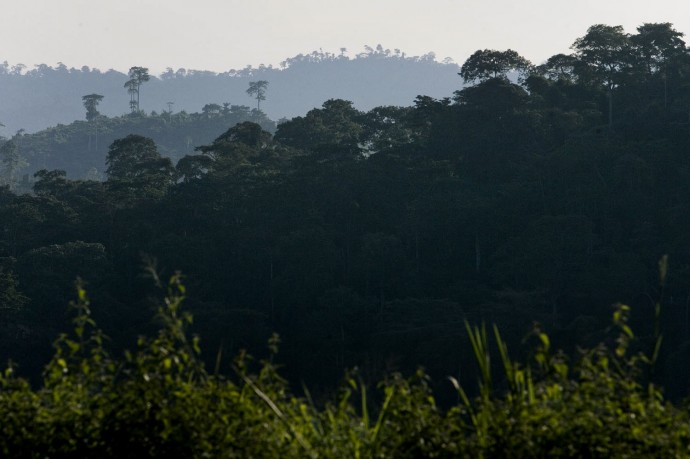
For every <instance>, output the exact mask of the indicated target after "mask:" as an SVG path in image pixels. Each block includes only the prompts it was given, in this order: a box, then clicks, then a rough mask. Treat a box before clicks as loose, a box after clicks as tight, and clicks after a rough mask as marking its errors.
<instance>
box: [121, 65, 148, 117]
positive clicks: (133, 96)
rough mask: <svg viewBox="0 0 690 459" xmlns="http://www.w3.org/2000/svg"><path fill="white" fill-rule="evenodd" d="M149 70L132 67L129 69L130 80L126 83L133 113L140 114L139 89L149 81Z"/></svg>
mask: <svg viewBox="0 0 690 459" xmlns="http://www.w3.org/2000/svg"><path fill="white" fill-rule="evenodd" d="M150 79H151V77H150V76H149V69H148V68H146V67H132V68H130V69H129V80H128V81H127V82H126V83H125V88H127V93H128V94H129V108H130V109H131V110H132V113H138V112H139V88H140V87H141V84H142V83H145V82H147V81H149V80H150Z"/></svg>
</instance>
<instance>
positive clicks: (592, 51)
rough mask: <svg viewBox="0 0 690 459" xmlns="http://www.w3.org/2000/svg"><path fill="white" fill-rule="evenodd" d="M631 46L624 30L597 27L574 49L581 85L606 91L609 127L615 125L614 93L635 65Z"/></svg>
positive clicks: (579, 40) (590, 29)
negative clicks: (625, 73)
mask: <svg viewBox="0 0 690 459" xmlns="http://www.w3.org/2000/svg"><path fill="white" fill-rule="evenodd" d="M630 45H631V43H630V36H629V35H628V34H626V33H625V32H624V31H623V27H622V26H609V25H605V24H595V25H593V26H591V27H590V28H589V29H587V33H586V34H585V36H584V37H580V38H578V39H577V40H575V43H573V45H572V46H571V48H572V49H573V50H574V51H575V56H576V57H577V58H578V59H579V62H580V64H579V65H577V67H576V73H577V76H578V79H579V81H581V82H582V83H585V84H591V85H597V84H598V85H601V86H603V87H604V88H605V89H606V94H607V97H608V102H609V113H608V115H609V117H608V118H609V127H611V126H612V125H613V90H614V89H615V88H616V87H617V86H618V85H619V84H620V80H621V77H622V76H623V75H624V72H623V70H624V69H627V68H628V67H630V65H631V64H632V62H631V59H630V52H629V51H630Z"/></svg>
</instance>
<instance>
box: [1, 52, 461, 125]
mask: <svg viewBox="0 0 690 459" xmlns="http://www.w3.org/2000/svg"><path fill="white" fill-rule="evenodd" d="M132 65H133V66H134V65H140V66H144V67H145V66H146V63H145V62H133V63H132ZM459 70H460V68H459V66H458V65H457V64H455V63H452V62H450V61H448V60H446V61H444V62H443V63H441V62H438V61H437V60H436V57H435V55H434V54H433V53H429V54H426V55H423V56H406V55H405V53H402V52H400V51H399V50H395V51H391V50H388V49H383V47H381V46H380V45H379V46H377V47H376V49H374V48H371V47H365V52H363V53H360V54H357V55H356V56H355V57H348V56H347V55H346V54H345V53H344V52H343V53H341V54H340V55H336V54H333V53H326V52H320V51H314V52H313V53H311V54H306V55H304V54H300V55H297V56H295V57H292V58H289V59H287V60H285V61H284V62H282V63H281V65H280V67H279V68H276V67H272V66H259V67H258V68H252V67H247V68H244V69H242V70H230V71H228V72H224V73H215V72H209V71H198V70H186V69H178V70H174V69H168V70H167V71H166V72H164V73H163V74H161V75H159V76H156V77H152V78H151V80H150V81H148V82H146V83H145V84H143V85H142V87H141V109H142V110H145V111H147V112H151V111H156V112H162V111H164V110H168V109H169V108H170V109H171V110H172V111H173V112H180V111H186V112H199V111H201V109H202V108H203V107H204V105H206V104H210V103H215V104H222V103H230V104H234V105H253V103H255V102H254V101H253V100H252V99H251V98H250V97H249V96H248V95H247V93H246V90H247V88H248V85H249V82H250V81H256V80H266V81H268V82H269V87H268V91H267V100H266V101H265V102H264V103H262V105H261V109H262V110H263V111H264V112H265V113H266V115H267V116H268V117H270V118H272V119H276V120H277V119H280V118H283V117H285V118H291V117H294V116H297V115H302V114H304V113H306V112H307V111H308V110H310V109H312V108H315V107H319V106H321V104H322V103H323V102H324V101H325V100H327V99H332V98H342V99H345V100H350V101H352V102H353V103H354V105H355V107H356V108H358V109H360V110H369V109H371V108H374V107H376V106H382V105H398V106H401V105H402V106H409V105H412V102H413V100H414V98H415V97H416V96H417V95H420V94H423V95H428V96H431V97H435V98H442V97H449V96H450V95H452V93H453V91H454V90H457V89H458V88H459V87H460V86H461V79H460V77H459V76H458V72H459ZM127 80H128V76H127V75H126V74H125V73H123V72H119V71H115V70H108V71H101V70H98V69H90V68H89V67H82V68H81V69H75V68H67V67H66V66H64V65H62V64H59V65H57V66H56V67H51V66H48V65H46V64H41V65H37V66H35V67H34V68H32V69H28V68H26V67H25V66H23V65H21V64H19V65H15V66H10V65H9V64H7V62H5V63H4V65H0V123H3V124H4V125H5V127H4V128H1V129H2V130H0V134H1V135H4V136H6V137H8V136H10V135H12V134H13V133H14V132H16V131H17V130H19V129H25V130H27V131H28V132H35V131H38V130H40V129H44V128H46V127H49V126H54V125H56V124H59V123H69V122H71V121H73V120H75V119H84V114H85V110H84V107H83V105H82V99H81V98H82V96H83V95H86V94H92V93H96V94H101V95H103V96H105V97H104V99H103V100H102V102H101V103H100V105H99V111H100V112H101V113H102V114H103V115H106V116H118V115H122V114H125V113H128V112H129V111H130V110H129V95H128V94H127V90H126V89H125V88H124V87H123V85H124V83H125V82H126V81H127ZM169 102H172V103H173V104H171V105H169V104H168V103H169Z"/></svg>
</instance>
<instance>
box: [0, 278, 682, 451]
mask: <svg viewBox="0 0 690 459" xmlns="http://www.w3.org/2000/svg"><path fill="white" fill-rule="evenodd" d="M184 297H185V288H184V286H183V285H182V284H181V282H180V277H179V275H178V276H174V277H173V278H172V279H171V281H170V283H169V284H168V294H167V296H166V299H165V301H164V303H163V304H162V305H161V306H160V308H159V311H158V315H159V320H160V322H161V324H162V326H161V329H160V331H159V332H158V334H157V336H155V337H153V338H141V339H140V340H139V342H138V348H137V350H136V351H135V352H132V353H125V356H124V358H123V359H122V360H115V359H114V358H113V357H111V356H110V355H109V353H108V352H107V351H106V349H105V347H104V341H105V337H104V336H103V334H102V333H101V332H100V331H99V330H98V328H96V326H95V323H94V322H93V320H92V319H91V318H90V310H89V301H88V298H87V296H86V293H85V291H84V290H83V289H82V288H81V287H79V288H78V300H77V302H76V303H75V304H74V307H75V310H76V312H77V314H76V318H75V320H74V331H73V333H72V334H70V335H62V336H60V337H59V338H58V340H57V341H56V345H55V349H56V352H55V356H54V358H53V359H52V361H51V362H50V364H49V365H48V366H47V368H46V371H45V381H44V385H43V387H42V388H41V389H37V390H33V389H32V388H31V387H30V386H29V385H28V384H27V383H26V382H25V381H23V380H21V379H18V378H16V377H14V376H13V371H12V369H11V368H9V369H7V370H6V371H5V372H4V374H3V375H2V376H1V377H0V419H2V422H1V423H0V455H1V456H2V457H13V458H21V457H32V458H33V457H36V458H38V457H40V458H45V457H51V458H55V457H98V458H107V457H117V458H126V457H136V458H140V457H185V458H195V457H228V458H232V457H238V458H240V457H241V458H261V457H266V458H277V457H280V458H290V457H295V458H305V457H307V458H308V457H313V458H316V457H319V458H321V457H323V458H384V457H386V458H388V457H395V458H398V457H400V458H407V457H410V458H413V457H414V458H419V457H471V458H481V457H485V458H489V457H500V458H511V457H530V458H531V457H549V458H553V457H583V458H584V457H587V458H591V457H602V458H609V457H663V458H670V457H690V418H689V417H688V413H687V411H686V410H683V409H680V408H677V407H674V406H672V405H671V404H669V403H665V402H664V401H663V398H662V396H661V393H660V391H659V389H658V388H656V387H655V386H653V385H651V384H647V383H642V382H641V381H643V380H644V378H643V376H644V375H643V374H642V373H643V370H647V369H648V368H650V365H652V364H653V360H654V357H653V356H652V357H649V358H648V357H646V356H645V355H643V354H635V355H632V356H631V355H629V354H630V352H629V349H628V348H629V346H630V344H631V342H632V339H633V336H632V332H631V331H630V329H629V328H628V326H627V325H626V322H627V315H628V308H627V307H626V306H623V305H620V306H619V308H618V309H617V311H616V313H615V315H614V325H615V326H616V328H617V329H618V330H619V331H620V335H619V337H618V339H617V340H616V342H615V348H614V349H613V350H609V349H607V348H606V347H605V346H604V345H600V346H598V347H595V348H594V349H591V350H587V351H583V352H582V354H581V357H580V358H579V359H578V361H577V362H576V363H573V364H571V363H569V362H567V360H566V359H565V358H564V357H563V356H562V355H560V354H555V355H553V354H551V353H550V342H549V339H548V337H547V336H546V335H545V334H544V333H542V332H540V331H539V330H535V332H534V337H535V339H536V341H537V343H538V344H537V345H536V347H535V351H534V359H533V360H534V362H533V363H532V364H531V365H521V364H518V363H517V362H514V361H512V360H511V359H510V358H509V356H508V351H507V348H506V346H505V343H504V342H503V340H502V339H501V337H500V334H499V333H498V330H497V329H495V330H494V335H495V340H494V341H495V343H494V344H491V345H490V342H489V341H490V340H489V337H488V334H487V332H486V329H485V328H484V327H477V328H470V327H469V326H468V332H469V335H470V338H471V345H472V348H473V350H474V353H475V356H476V357H477V362H478V364H479V374H480V390H479V395H478V397H477V398H476V399H470V398H468V397H467V395H466V394H465V391H464V390H463V389H462V388H461V387H460V386H459V385H458V384H457V382H455V381H454V380H451V382H452V383H453V384H454V385H455V387H456V389H457V391H458V400H459V403H458V404H457V406H455V407H452V408H451V409H449V410H441V409H440V408H439V407H437V405H436V403H435V401H434V397H433V395H432V393H431V390H430V388H429V386H428V381H427V378H426V377H425V376H424V374H423V373H422V372H419V373H418V374H416V375H415V376H414V377H412V378H410V379H404V378H402V377H401V376H398V375H394V376H391V377H390V378H388V379H386V380H385V381H383V382H381V383H380V384H379V386H378V391H377V392H375V393H374V394H368V393H367V389H366V386H365V385H364V384H362V383H361V381H359V380H358V378H357V377H356V375H354V376H353V375H349V376H348V377H346V379H345V383H344V384H343V386H342V388H341V390H340V392H339V394H338V396H337V397H336V398H335V400H334V401H333V402H331V403H327V404H325V406H323V407H316V406H315V404H314V403H312V402H311V400H310V397H309V396H308V392H307V396H306V397H304V398H299V397H296V396H294V395H292V394H291V393H290V391H289V389H288V386H287V384H286V381H285V380H283V379H282V378H281V377H280V376H279V375H278V373H277V371H276V368H275V366H274V365H273V364H272V363H271V362H270V361H265V362H262V364H261V365H260V366H259V367H258V371H257V372H253V371H252V369H251V368H252V365H251V359H250V358H249V357H248V356H247V355H245V354H241V355H239V356H238V357H236V358H235V360H234V365H233V368H234V370H235V374H236V378H234V379H228V378H226V377H223V376H220V375H219V371H218V369H216V371H215V372H214V374H210V373H208V372H207V371H206V370H205V369H204V368H203V366H202V365H201V363H200V360H199V348H198V342H197V340H196V339H189V338H188V337H187V335H186V333H185V328H186V326H187V325H188V324H189V323H190V321H191V317H190V316H189V315H188V314H185V313H184V312H182V311H181V305H182V302H183V300H184ZM276 346H277V339H276V338H273V339H272V340H271V342H270V347H271V348H272V350H273V351H274V352H275V349H276ZM490 346H491V347H495V348H497V349H498V356H499V362H500V364H501V365H500V366H501V367H502V371H500V372H498V371H496V366H495V365H494V366H493V367H492V364H491V356H490V350H489V348H490ZM304 358H308V356H304ZM219 361H220V359H219ZM499 374H500V375H501V376H500V377H499V376H498V375H499ZM373 399H375V400H377V402H376V403H373V402H372V400H373Z"/></svg>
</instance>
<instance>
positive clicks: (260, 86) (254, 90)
mask: <svg viewBox="0 0 690 459" xmlns="http://www.w3.org/2000/svg"><path fill="white" fill-rule="evenodd" d="M267 88H268V81H266V80H259V81H250V82H249V89H247V94H249V95H250V96H251V97H253V98H254V99H256V109H257V110H261V101H262V100H266V89H267Z"/></svg>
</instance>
